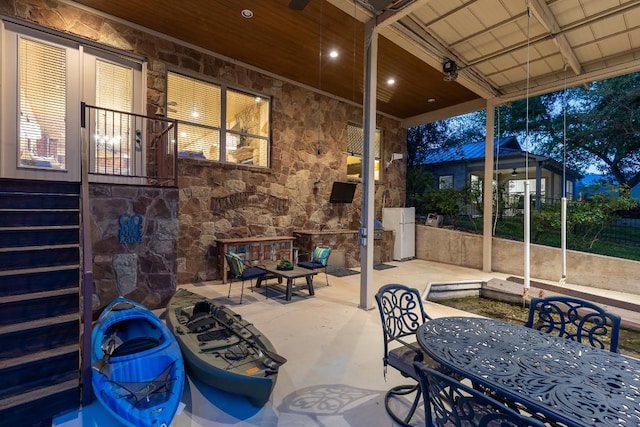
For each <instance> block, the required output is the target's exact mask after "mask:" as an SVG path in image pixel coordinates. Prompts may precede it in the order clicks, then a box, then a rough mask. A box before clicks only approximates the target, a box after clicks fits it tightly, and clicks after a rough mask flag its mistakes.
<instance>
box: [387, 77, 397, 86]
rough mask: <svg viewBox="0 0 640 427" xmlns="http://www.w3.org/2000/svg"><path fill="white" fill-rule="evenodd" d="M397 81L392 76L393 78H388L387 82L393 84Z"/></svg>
mask: <svg viewBox="0 0 640 427" xmlns="http://www.w3.org/2000/svg"><path fill="white" fill-rule="evenodd" d="M395 83H396V80H395V79H393V78H391V79H389V80H387V84H388V85H393V84H395Z"/></svg>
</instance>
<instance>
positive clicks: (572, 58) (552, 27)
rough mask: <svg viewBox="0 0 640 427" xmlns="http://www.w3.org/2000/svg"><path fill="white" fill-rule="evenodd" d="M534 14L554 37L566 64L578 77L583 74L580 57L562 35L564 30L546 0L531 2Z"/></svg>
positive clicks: (533, 0)
mask: <svg viewBox="0 0 640 427" xmlns="http://www.w3.org/2000/svg"><path fill="white" fill-rule="evenodd" d="M529 1H530V3H529V4H530V6H531V10H532V12H533V14H534V15H535V17H536V18H537V19H538V21H539V22H540V24H542V26H543V27H545V28H546V29H547V31H548V32H549V34H551V35H552V36H553V41H554V43H555V44H556V46H558V48H559V49H560V53H562V56H563V57H564V59H565V61H566V63H567V64H568V65H569V66H570V67H571V69H572V70H573V72H574V73H576V75H580V74H581V73H582V65H581V64H580V61H578V57H576V54H575V53H574V52H573V49H571V46H570V45H569V42H568V41H567V37H566V36H565V35H564V34H563V33H562V28H560V25H558V21H556V18H555V16H554V15H553V12H552V11H551V9H550V8H549V6H548V5H547V3H546V2H545V1H544V0H529Z"/></svg>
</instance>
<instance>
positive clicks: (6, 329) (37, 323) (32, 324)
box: [0, 313, 80, 335]
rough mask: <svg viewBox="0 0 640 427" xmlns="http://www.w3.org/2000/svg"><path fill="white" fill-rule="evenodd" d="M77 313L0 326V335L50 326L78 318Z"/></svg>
mask: <svg viewBox="0 0 640 427" xmlns="http://www.w3.org/2000/svg"><path fill="white" fill-rule="evenodd" d="M79 317H80V315H79V313H71V314H65V315H64V316H56V317H46V318H44V319H37V320H29V321H27V322H19V323H14V324H11V325H2V326H0V335H5V334H14V333H16V332H24V331H28V330H32V329H38V328H43V327H50V326H53V325H60V324H63V323H69V322H73V321H78V320H79Z"/></svg>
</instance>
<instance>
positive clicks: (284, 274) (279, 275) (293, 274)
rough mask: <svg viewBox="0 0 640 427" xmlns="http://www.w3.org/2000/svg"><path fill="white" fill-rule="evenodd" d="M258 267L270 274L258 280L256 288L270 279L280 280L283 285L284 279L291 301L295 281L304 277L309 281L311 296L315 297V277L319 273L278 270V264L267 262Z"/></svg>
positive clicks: (306, 270)
mask: <svg viewBox="0 0 640 427" xmlns="http://www.w3.org/2000/svg"><path fill="white" fill-rule="evenodd" d="M256 267H258V268H261V269H263V270H265V271H267V272H268V274H265V275H264V276H262V277H259V278H258V282H257V283H256V288H259V287H260V286H261V285H262V281H263V280H268V279H278V282H279V283H282V280H283V279H286V280H287V292H286V300H287V301H291V292H292V288H293V281H294V279H299V278H302V277H304V279H305V280H306V281H307V289H308V290H309V295H315V291H314V290H313V276H315V275H316V274H318V272H317V271H314V270H308V269H306V268H302V267H297V266H295V267H293V270H278V269H277V268H276V267H277V263H276V262H266V263H264V264H261V265H256ZM265 293H266V292H265Z"/></svg>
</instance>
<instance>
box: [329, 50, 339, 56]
mask: <svg viewBox="0 0 640 427" xmlns="http://www.w3.org/2000/svg"><path fill="white" fill-rule="evenodd" d="M329 56H330V57H331V58H337V57H338V51H337V50H332V51H331V52H329Z"/></svg>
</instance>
